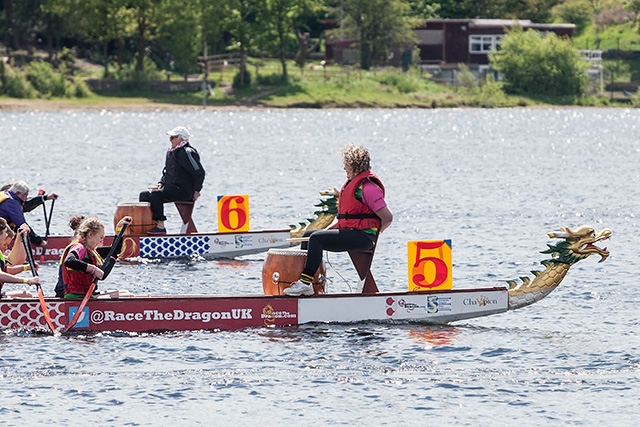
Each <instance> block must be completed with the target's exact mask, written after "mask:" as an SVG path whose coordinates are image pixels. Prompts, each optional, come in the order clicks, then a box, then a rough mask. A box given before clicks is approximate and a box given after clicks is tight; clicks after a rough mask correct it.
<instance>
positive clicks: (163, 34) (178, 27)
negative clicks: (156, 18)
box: [151, 1, 205, 74]
mask: <svg viewBox="0 0 640 427" xmlns="http://www.w3.org/2000/svg"><path fill="white" fill-rule="evenodd" d="M203 3H204V2H203ZM204 6H205V5H204V4H200V1H191V2H185V3H183V2H177V1H170V2H166V4H165V9H164V15H165V16H166V20H164V21H163V22H162V23H161V24H159V25H158V26H157V29H156V31H155V43H154V45H153V46H154V48H155V49H153V50H152V51H151V57H152V58H153V59H154V62H156V63H157V64H158V65H159V66H161V67H162V68H164V69H167V70H171V71H174V72H176V73H180V74H188V73H192V72H194V71H197V70H198V66H197V58H198V55H199V54H203V53H204V52H203V51H204V46H203V44H202V39H203V27H204V24H205V21H204V19H203V7H204Z"/></svg>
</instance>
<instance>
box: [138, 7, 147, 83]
mask: <svg viewBox="0 0 640 427" xmlns="http://www.w3.org/2000/svg"><path fill="white" fill-rule="evenodd" d="M146 30H147V22H146V19H145V18H138V43H137V46H136V50H137V52H138V58H137V60H136V71H140V72H143V71H144V42H145V38H144V33H145V32H146Z"/></svg>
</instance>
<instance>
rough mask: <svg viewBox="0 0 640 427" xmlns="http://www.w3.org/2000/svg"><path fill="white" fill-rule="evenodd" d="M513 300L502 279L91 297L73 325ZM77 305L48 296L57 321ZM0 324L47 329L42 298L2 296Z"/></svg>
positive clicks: (432, 309) (144, 328) (499, 307)
mask: <svg viewBox="0 0 640 427" xmlns="http://www.w3.org/2000/svg"><path fill="white" fill-rule="evenodd" d="M508 300H509V297H508V292H507V289H506V288H502V287H497V288H483V289H459V290H450V291H437V292H411V293H410V292H396V293H380V294H376V295H362V294H335V295H318V296H313V297H307V298H290V297H282V296H264V295H239V296H212V295H176V296H170V295H164V296H148V297H139V296H136V297H131V298H121V299H92V300H90V301H89V302H88V304H87V305H86V306H85V308H84V310H83V314H82V315H81V317H80V319H79V321H78V322H77V323H76V325H75V326H74V327H73V329H72V331H125V332H155V331H191V330H233V329H241V328H250V327H278V326H291V325H302V324H305V323H318V322H322V323H353V322H365V321H384V322H393V321H412V322H420V323H425V324H446V323H450V322H453V321H456V320H464V319H471V318H475V317H482V316H488V315H492V314H497V313H502V312H505V311H507V310H508ZM79 305H80V301H77V300H65V299H58V298H52V299H48V300H47V307H48V309H49V313H50V316H51V320H52V322H53V324H54V327H55V328H56V329H63V328H64V327H65V326H66V325H67V324H68V322H69V319H71V318H72V317H73V315H74V314H75V312H76V311H77V309H78V306H79ZM0 328H1V329H26V330H46V329H47V325H46V323H45V320H44V316H43V315H42V309H41V307H40V304H39V301H38V300H37V299H12V300H11V299H5V300H0Z"/></svg>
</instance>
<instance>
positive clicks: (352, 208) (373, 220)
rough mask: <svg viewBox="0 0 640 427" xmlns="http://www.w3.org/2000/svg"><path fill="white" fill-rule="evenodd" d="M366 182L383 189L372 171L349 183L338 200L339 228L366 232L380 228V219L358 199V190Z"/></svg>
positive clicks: (343, 188) (341, 191) (344, 186)
mask: <svg viewBox="0 0 640 427" xmlns="http://www.w3.org/2000/svg"><path fill="white" fill-rule="evenodd" d="M365 180H369V181H371V182H373V183H374V184H376V185H377V186H378V187H380V189H382V195H383V196H384V185H383V184H382V181H381V180H380V178H378V176H377V175H376V174H375V173H373V172H371V171H370V170H367V171H364V172H361V173H359V174H358V175H356V176H355V177H353V179H351V180H350V181H347V182H345V183H344V185H343V186H342V189H341V190H340V198H339V199H338V228H353V229H356V230H364V229H365V228H380V224H381V221H380V217H378V215H376V214H375V213H374V212H373V211H372V210H371V208H369V206H367V205H365V204H364V203H363V202H361V201H360V200H358V199H356V189H357V188H358V186H359V185H360V183H362V182H363V181H365Z"/></svg>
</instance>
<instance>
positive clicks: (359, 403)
mask: <svg viewBox="0 0 640 427" xmlns="http://www.w3.org/2000/svg"><path fill="white" fill-rule="evenodd" d="M639 123H640V111H639V110H625V109H515V110H436V111H431V110H429V111H417V110H364V111H360V110H353V111H343V110H329V111H325V110H322V111H306V110H293V111H289V110H286V111H280V110H274V111H262V110H260V111H234V112H232V111H219V112H214V111H202V112H144V113H138V112H136V113H132V112H109V111H103V112H0V131H1V133H2V135H3V139H4V143H3V144H2V146H0V159H1V160H0V177H1V179H0V181H1V182H2V183H5V182H14V181H16V180H25V181H27V182H28V183H29V184H30V185H31V187H32V188H33V189H34V192H35V190H37V188H45V189H47V190H48V191H55V192H57V193H58V194H59V195H60V198H59V200H58V201H57V202H56V204H55V210H54V213H53V220H52V224H51V228H52V233H53V234H68V233H69V232H68V230H67V225H66V224H67V221H68V218H69V217H70V216H71V215H73V214H75V213H83V214H95V215H98V216H100V217H101V218H102V219H103V220H104V221H105V223H106V224H107V228H108V229H109V230H112V216H113V213H114V212H115V206H116V205H117V203H118V202H123V201H136V200H137V194H138V192H139V191H141V190H142V189H145V188H147V187H148V186H149V185H151V184H153V183H155V182H156V181H157V180H158V178H159V176H160V172H161V169H162V162H163V156H164V152H165V150H166V148H167V146H168V144H169V143H168V140H167V137H166V136H165V135H164V131H166V130H167V129H170V128H172V127H174V126H176V125H186V126H188V127H189V128H190V129H191V130H192V133H193V138H192V143H193V145H194V146H195V147H197V148H198V150H199V151H200V153H201V155H202V159H203V163H204V165H205V167H206V169H207V173H208V175H207V179H206V182H205V188H204V190H203V196H202V197H201V199H200V200H199V201H198V203H197V205H196V210H195V213H194V219H195V221H196V224H197V225H198V228H199V229H200V230H201V231H208V230H215V229H216V228H217V218H216V196H217V195H220V194H249V195H250V200H251V225H252V228H253V229H261V228H282V227H286V226H288V225H289V224H297V223H298V222H301V221H304V220H305V219H306V218H309V217H311V216H312V215H313V211H314V210H315V209H316V208H315V207H314V206H313V205H314V204H315V203H317V202H318V200H319V197H320V196H319V194H318V191H320V190H322V189H325V188H328V187H332V186H338V187H339V186H340V185H341V184H342V182H343V181H344V178H345V177H344V171H343V170H342V165H341V158H340V154H339V149H340V148H341V147H342V146H343V145H344V143H345V142H347V141H352V142H354V143H356V144H363V145H365V146H366V147H368V148H369V149H370V151H371V153H372V158H373V161H372V163H373V167H374V170H375V171H376V172H377V173H378V174H379V175H380V176H381V177H382V178H383V179H384V182H385V184H386V187H387V193H388V197H387V200H388V203H389V206H390V208H391V209H392V211H393V212H394V214H395V221H394V224H393V226H392V227H391V228H390V229H389V230H388V231H387V232H386V233H385V234H384V235H383V236H382V237H381V240H380V246H379V248H378V250H377V253H376V259H375V261H374V267H373V272H374V275H375V276H376V278H377V281H378V284H379V286H380V288H381V289H382V290H385V291H392V290H402V289H405V288H406V286H407V285H406V276H407V259H406V258H407V255H406V242H407V241H408V240H416V239H431V238H438V239H441V238H447V239H452V241H453V258H454V272H453V279H454V287H457V288H462V287H482V286H496V285H502V284H504V281H505V280H508V279H514V278H517V277H520V276H524V275H527V274H529V271H530V270H533V269H538V268H540V265H539V262H540V261H541V260H543V259H545V255H542V254H540V253H539V251H541V250H544V249H546V244H547V243H550V241H549V240H548V238H547V237H546V232H548V231H552V230H557V229H558V228H559V227H560V226H570V227H576V226H580V225H582V224H589V225H592V226H593V227H594V228H596V229H597V230H600V229H602V228H604V227H608V228H610V229H611V230H612V231H613V235H614V237H613V238H612V239H611V240H610V241H609V242H607V243H606V245H607V246H608V247H609V250H610V251H611V256H610V258H609V259H608V260H607V261H606V262H605V263H602V264H599V263H597V259H596V258H594V257H592V258H590V259H588V260H586V261H583V262H581V263H579V264H577V265H576V266H575V267H573V268H572V270H571V271H570V272H569V274H568V276H567V278H566V279H565V281H564V282H563V284H562V285H561V286H560V287H559V288H558V289H557V290H556V291H555V292H554V293H552V294H551V295H550V296H549V297H547V298H546V299H544V300H542V301H541V302H539V303H537V304H535V305H532V306H529V307H526V308H523V309H521V310H517V311H514V312H508V313H504V314H501V315H496V316H492V317H487V318H481V319H475V320H470V321H465V322H459V323H456V324H454V325H451V326H446V327H430V326H425V325H412V324H406V325H395V326H388V325H380V324H375V323H364V324H355V325H311V326H304V327H299V328H283V329H275V330H270V329H252V330H242V331H233V332H220V331H213V332H190V333H183V332H180V333H165V334H151V335H148V334H141V335H129V334H97V335H89V336H70V337H52V336H48V335H44V334H32V333H16V332H7V333H2V334H0V377H1V382H0V397H1V398H0V424H6V425H35V424H37V423H50V422H51V421H54V422H55V423H56V424H64V423H69V424H71V423H73V424H76V425H87V424H89V423H91V424H98V425H169V423H175V424H174V425H200V424H207V425H258V424H261V425H311V426H314V425H315V426H321V425H350V426H351V425H363V426H364V425H366V426H370V425H393V426H396V425H430V424H435V423H437V424H439V425H452V424H456V425H470V426H477V425H505V426H506V425H520V426H521V425H531V426H539V425H542V424H544V423H547V424H549V425H560V424H569V425H637V424H638V421H639V420H640V409H639V407H638V401H640V379H639V377H640V348H639V347H640V346H639V344H640V338H638V335H639V332H640V331H639V324H640V314H639V313H640V310H639V304H638V302H639V300H640V291H639V290H638V288H639V287H638V271H640V263H639V262H638V247H640V242H638V218H637V215H638V211H639V209H638V208H639V203H640V202H639V200H640V194H639V193H640V179H639V175H640V172H639V165H640V143H639V138H638V136H639ZM167 211H168V216H169V221H168V223H167V224H168V226H169V229H170V231H174V232H177V231H178V228H179V220H178V215H177V212H175V210H173V208H172V207H171V206H168V207H167ZM27 220H28V221H29V223H30V224H31V225H32V226H33V227H34V228H35V229H36V230H37V231H39V232H41V233H42V232H43V231H44V219H43V213H42V210H41V209H38V210H36V211H34V212H33V213H30V214H27ZM263 260H264V254H261V255H253V256H249V257H245V258H242V259H238V260H226V261H204V260H189V261H173V262H157V261H150V262H143V263H140V264H134V265H121V266H118V267H117V268H116V269H115V270H114V272H113V273H112V275H111V276H110V278H109V280H108V282H105V284H104V285H103V286H104V287H112V288H124V289H128V290H130V291H131V292H134V293H150V292H151V293H176V294H177V293H202V292H210V293H259V292H261V282H260V271H261V268H262V262H263ZM327 261H328V263H329V265H328V267H327V269H328V274H329V278H330V279H331V282H330V284H329V290H330V291H349V290H350V289H351V288H353V287H354V286H355V273H354V272H353V270H352V268H351V266H350V263H349V262H348V259H347V258H346V257H345V256H343V255H342V254H331V255H330V256H329V258H328V260H327ZM40 275H41V277H42V279H43V281H44V283H45V284H44V289H45V292H46V293H47V294H52V293H53V287H54V283H55V276H56V266H55V264H53V263H50V264H47V265H44V266H42V267H41V269H40ZM10 286H11V285H8V286H7V288H9V287H10ZM13 288H19V287H16V285H13Z"/></svg>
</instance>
